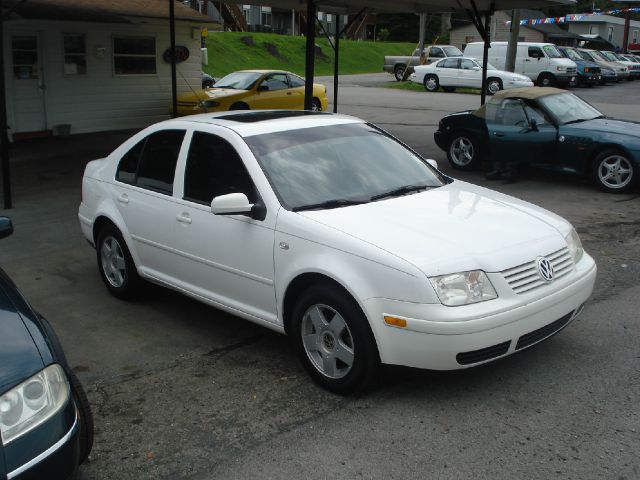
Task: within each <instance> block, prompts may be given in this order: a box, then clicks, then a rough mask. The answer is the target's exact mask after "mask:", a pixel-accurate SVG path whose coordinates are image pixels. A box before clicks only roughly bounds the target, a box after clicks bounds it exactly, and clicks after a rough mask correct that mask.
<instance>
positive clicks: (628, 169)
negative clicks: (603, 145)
mask: <svg viewBox="0 0 640 480" xmlns="http://www.w3.org/2000/svg"><path fill="white" fill-rule="evenodd" d="M592 175H593V181H594V182H595V184H596V185H597V186H598V187H600V189H601V190H604V191H605V192H611V193H621V192H626V191H628V190H629V189H630V188H631V187H632V186H633V183H634V182H635V178H634V176H635V170H634V167H633V163H632V162H631V160H630V159H629V157H628V155H626V154H625V153H622V152H620V151H618V150H605V151H604V152H601V153H600V154H599V155H598V156H597V157H596V158H595V160H594V162H593V174H592Z"/></svg>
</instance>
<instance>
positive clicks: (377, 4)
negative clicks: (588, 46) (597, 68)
mask: <svg viewBox="0 0 640 480" xmlns="http://www.w3.org/2000/svg"><path fill="white" fill-rule="evenodd" d="M247 1H248V0H231V1H226V2H225V3H236V4H244V3H247ZM250 3H251V4H252V5H264V6H271V7H278V8H287V9H294V10H304V9H306V8H307V2H306V0H251V2H250ZM474 3H475V7H476V9H477V10H478V11H480V12H488V11H497V10H510V9H513V8H536V7H541V6H544V5H548V4H566V5H573V4H575V3H576V0H475V2H474V0H393V1H390V0H317V1H316V2H315V4H316V7H317V8H318V10H320V11H323V12H329V13H358V12H360V11H361V10H362V9H363V8H366V9H367V11H368V12H369V13H373V12H380V13H385V12H388V13H390V12H400V13H441V12H442V13H443V12H459V11H467V10H469V11H473V10H474V6H473V4H474Z"/></svg>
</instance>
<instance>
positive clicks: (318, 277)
mask: <svg viewBox="0 0 640 480" xmlns="http://www.w3.org/2000/svg"><path fill="white" fill-rule="evenodd" d="M319 283H323V284H325V285H331V286H333V287H336V288H339V289H340V290H342V291H343V292H345V293H346V294H347V295H349V296H350V297H351V298H353V295H351V293H349V291H348V290H347V289H346V288H344V287H343V286H342V285H341V284H340V283H338V282H336V281H335V280H334V279H333V278H331V277H327V276H326V275H323V274H322V273H303V274H302V275H298V276H297V277H296V278H294V279H293V281H292V282H291V283H289V285H288V287H287V291H286V292H285V294H284V301H283V302H282V319H283V321H284V330H285V332H286V333H287V335H289V333H290V332H291V321H292V318H291V314H292V313H293V307H294V306H295V304H296V300H297V298H298V297H299V296H300V294H301V293H302V292H303V291H304V290H306V289H307V288H309V287H310V286H312V285H317V284H319ZM357 303H358V302H356V304H357Z"/></svg>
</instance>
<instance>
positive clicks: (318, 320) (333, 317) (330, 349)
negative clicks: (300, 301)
mask: <svg viewBox="0 0 640 480" xmlns="http://www.w3.org/2000/svg"><path fill="white" fill-rule="evenodd" d="M300 334H301V336H302V345H303V347H304V351H305V353H306V354H307V357H308V358H309V360H310V361H311V363H312V364H313V366H314V367H315V368H316V370H318V372H320V373H321V374H322V375H324V376H326V377H329V378H331V379H334V380H335V379H340V378H344V377H345V376H346V375H347V374H348V373H349V372H350V371H351V368H352V367H353V360H354V348H353V336H352V335H351V330H349V326H348V325H347V322H346V321H345V319H344V318H343V317H342V315H340V313H339V312H338V311H337V310H335V309H334V308H332V307H330V306H328V305H323V304H316V305H312V306H311V307H309V309H307V311H306V312H305V314H304V316H303V317H302V328H301V332H300Z"/></svg>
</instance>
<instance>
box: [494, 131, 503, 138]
mask: <svg viewBox="0 0 640 480" xmlns="http://www.w3.org/2000/svg"><path fill="white" fill-rule="evenodd" d="M493 136H494V137H504V133H500V132H493Z"/></svg>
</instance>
